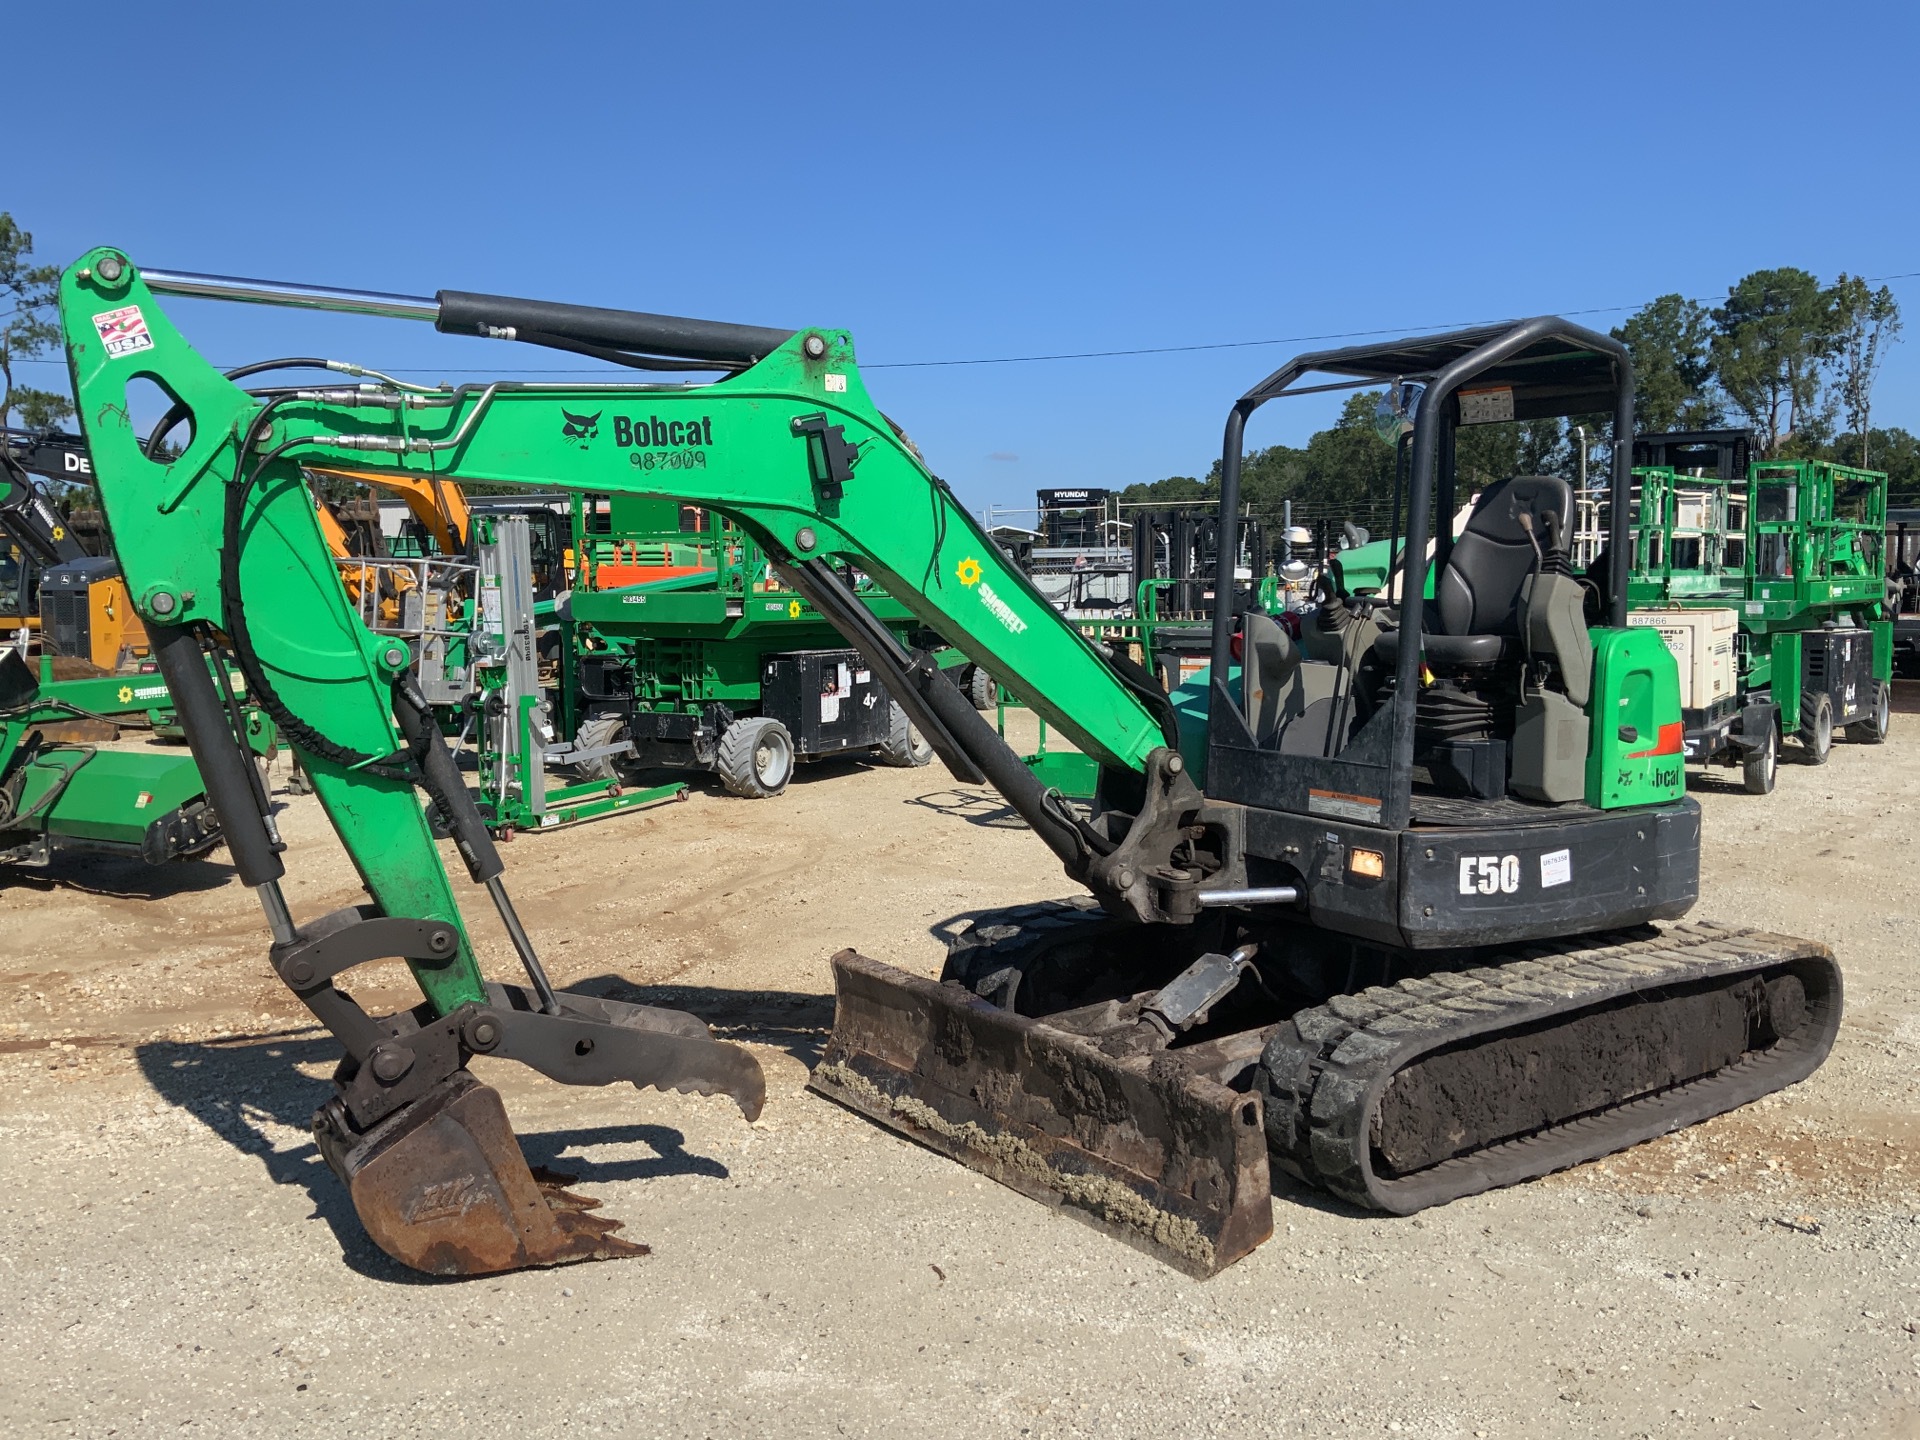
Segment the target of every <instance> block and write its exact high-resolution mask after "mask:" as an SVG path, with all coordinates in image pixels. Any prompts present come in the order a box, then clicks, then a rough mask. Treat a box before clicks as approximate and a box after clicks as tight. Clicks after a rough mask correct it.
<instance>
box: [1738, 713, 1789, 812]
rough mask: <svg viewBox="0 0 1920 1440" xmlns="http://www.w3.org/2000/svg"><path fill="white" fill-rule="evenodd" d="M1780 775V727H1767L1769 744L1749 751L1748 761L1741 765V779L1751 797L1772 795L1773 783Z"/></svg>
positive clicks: (1742, 762)
mask: <svg viewBox="0 0 1920 1440" xmlns="http://www.w3.org/2000/svg"><path fill="white" fill-rule="evenodd" d="M1779 775H1780V731H1779V729H1778V727H1776V726H1773V725H1769V726H1767V743H1766V744H1764V745H1761V746H1759V747H1757V748H1756V749H1752V750H1749V751H1747V756H1746V759H1745V760H1743V761H1741V763H1740V778H1741V780H1742V781H1743V782H1744V783H1745V785H1746V787H1747V793H1748V794H1749V795H1771V794H1772V793H1773V783H1774V781H1775V780H1776V779H1778V778H1779Z"/></svg>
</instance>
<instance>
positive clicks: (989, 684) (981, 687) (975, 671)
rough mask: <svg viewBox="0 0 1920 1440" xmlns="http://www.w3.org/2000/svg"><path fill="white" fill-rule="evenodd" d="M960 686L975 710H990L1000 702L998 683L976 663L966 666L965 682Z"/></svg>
mask: <svg viewBox="0 0 1920 1440" xmlns="http://www.w3.org/2000/svg"><path fill="white" fill-rule="evenodd" d="M960 688H961V693H963V694H964V695H965V696H966V697H967V701H968V703H969V704H971V705H972V706H973V708H974V709H976V710H991V709H993V707H994V706H995V705H997V704H999V703H1000V686H999V684H998V683H997V682H996V681H995V680H994V678H993V676H991V675H989V674H988V673H987V672H986V671H985V670H983V669H981V668H980V667H979V666H978V665H969V666H967V674H966V683H965V684H964V685H962V686H961V687H960Z"/></svg>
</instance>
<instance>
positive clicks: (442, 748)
mask: <svg viewBox="0 0 1920 1440" xmlns="http://www.w3.org/2000/svg"><path fill="white" fill-rule="evenodd" d="M394 715H395V718H396V720H397V721H398V722H399V725H400V730H401V733H402V734H403V735H404V736H405V737H406V739H407V742H408V748H409V754H410V755H411V757H412V759H413V761H414V763H415V765H416V767H417V769H418V773H419V778H420V781H421V785H422V788H424V789H425V790H426V791H427V793H428V795H429V797H430V798H431V800H432V802H433V804H434V805H435V807H436V808H437V809H438V810H439V811H440V814H441V818H442V819H443V820H444V821H445V822H446V825H447V828H448V831H449V832H450V833H451V834H452V836H453V838H454V842H455V844H456V846H457V847H458V848H459V851H460V854H461V857H462V858H463V859H464V860H465V861H466V864H467V869H468V873H469V874H471V875H472V876H473V878H474V880H476V881H477V882H479V883H481V884H484V885H485V886H486V887H487V890H488V893H489V894H490V895H491V896H492V898H493V901H494V904H495V906H496V907H497V908H498V910H499V912H500V919H501V922H502V924H503V925H504V926H505V927H506V930H507V933H508V936H509V937H510V938H511V939H512V941H513V944H514V948H515V949H516V950H517V951H518V952H519V955H520V959H521V962H522V964H523V965H524V966H525V968H526V971H527V978H528V979H529V980H530V981H531V982H532V989H531V990H524V989H521V988H519V987H518V986H508V985H488V986H487V987H486V1001H485V1003H478V1004H476V1003H469V1004H466V1005H461V1006H458V1007H456V1008H455V1009H453V1010H451V1011H449V1012H448V1013H446V1014H444V1015H436V1014H435V1013H434V1011H433V1009H432V1007H431V1006H424V1005H423V1006H421V1007H420V1008H418V1009H416V1010H414V1011H412V1012H410V1013H408V1014H404V1015H394V1016H389V1017H387V1018H386V1019H385V1020H379V1021H376V1020H373V1019H372V1018H370V1017H369V1016H367V1015H366V1014H365V1013H364V1012H363V1011H362V1010H361V1009H360V1007H359V1006H358V1005H356V1004H354V1002H353V1000H352V999H351V998H350V997H349V996H348V995H346V994H345V993H344V992H342V991H340V990H337V989H335V988H334V985H333V979H334V977H335V976H337V975H339V974H340V973H341V972H342V971H343V970H345V969H347V968H349V967H351V966H354V965H359V964H362V963H365V962H367V961H370V960H378V959H387V958H401V959H406V960H408V961H410V962H413V963H415V964H420V963H426V964H432V963H434V962H436V961H441V962H444V961H446V960H448V959H450V958H452V956H453V955H454V953H455V951H456V949H457V948H458V936H457V935H456V934H455V932H454V929H453V927H452V926H450V925H446V924H442V923H439V922H434V921H423V920H409V919H395V918H391V917H386V916H381V915H378V914H377V913H375V912H373V911H371V910H370V909H355V910H341V911H335V912H334V913H333V914H331V915H328V916H325V917H323V918H322V919H320V920H319V921H317V922H315V923H314V924H312V925H309V926H306V927H303V928H302V929H301V930H299V931H298V932H296V938H295V940H294V941H293V942H292V943H290V944H279V945H275V946H274V948H273V951H272V959H273V966H274V969H275V971H276V972H278V974H279V975H280V977H281V978H282V979H283V980H285V981H286V982H287V984H288V985H289V986H290V987H291V988H292V989H293V990H294V992H295V993H296V994H297V995H299V996H300V998H301V1000H302V1001H303V1002H304V1003H305V1004H306V1006H307V1007H308V1008H309V1009H310V1010H312V1011H313V1012H314V1014H315V1015H317V1016H319V1017H320V1019H321V1020H322V1022H324V1023H325V1024H326V1025H327V1027H328V1028H329V1029H330V1030H332V1031H333V1033H334V1035H335V1036H336V1037H338V1039H339V1040H340V1042H341V1043H342V1044H343V1045H344V1046H345V1047H346V1050H347V1058H346V1059H345V1060H344V1061H342V1062H341V1065H340V1068H339V1070H338V1071H337V1072H336V1073H335V1075H334V1085H335V1089H336V1092H337V1093H336V1094H335V1096H334V1098H333V1099H332V1100H330V1101H328V1102H327V1104H326V1105H324V1106H323V1107H321V1109H320V1111H319V1113H318V1114H317V1115H315V1117H314V1134H315V1138H316V1140H317V1141H318V1143H319V1146H320V1151H321V1153H322V1154H323V1155H324V1156H325V1157H326V1159H327V1163H328V1165H330V1166H331V1167H332V1168H333V1170H334V1173H335V1174H337V1175H339V1176H340V1178H341V1179H342V1180H343V1181H345V1182H346V1185H347V1188H348V1190H349V1192H350V1193H351V1194H352V1196H353V1205H354V1209H355V1211H356V1212H357V1213H358V1214H359V1216H360V1223H361V1224H362V1225H364V1226H365V1227H366V1229H367V1233H368V1234H369V1235H370V1236H372V1237H373V1241H374V1243H375V1244H377V1245H378V1246H379V1247H380V1248H381V1249H382V1250H384V1251H386V1252H387V1254H389V1255H391V1256H393V1258H394V1259H396V1260H398V1261H400V1262H401V1263H402V1264H405V1265H409V1266H411V1267H413V1268H414V1269H416V1270H425V1271H427V1272H429V1273H431V1274H435V1275H486V1274H492V1273H495V1272H497V1271H501V1270H518V1269H521V1268H523V1267H526V1266H530V1265H562V1264H566V1263H568V1262H570V1261H575V1260H616V1259H620V1258H622V1257H625V1256H633V1255H644V1254H646V1253H647V1248H646V1247H645V1246H644V1245H636V1244H633V1243H632V1242H631V1241H627V1240H623V1239H621V1238H620V1237H619V1236H617V1235H616V1234H615V1233H614V1232H615V1231H617V1230H618V1229H619V1228H620V1222H619V1221H617V1220H609V1219H606V1218H603V1217H599V1216H594V1215H590V1214H588V1213H586V1212H588V1211H589V1210H591V1209H593V1208H595V1207H596V1206H597V1205H598V1203H599V1202H598V1201H595V1200H589V1199H586V1198H585V1197H583V1196H580V1195H575V1194H573V1193H572V1192H571V1191H569V1190H567V1189H566V1188H565V1187H566V1185H567V1184H568V1183H569V1180H570V1177H567V1176H562V1175H556V1174H553V1173H550V1172H536V1171H534V1170H533V1169H531V1168H530V1167H529V1166H528V1164H527V1162H526V1158H525V1157H524V1156H523V1155H522V1154H521V1152H520V1147H519V1144H518V1142H517V1141H516V1140H515V1138H514V1134H513V1127H512V1126H511V1125H510V1124H508V1122H507V1115H506V1110H505V1107H504V1106H502V1104H501V1102H500V1097H499V1094H498V1093H497V1092H496V1091H494V1090H493V1089H491V1088H490V1087H488V1086H485V1085H482V1084H480V1083H479V1082H478V1081H477V1080H475V1079H474V1077H473V1076H472V1074H470V1073H469V1072H468V1070H467V1062H468V1060H469V1059H471V1058H472V1057H473V1056H475V1055H492V1056H498V1057H499V1058H501V1059H505V1060H518V1061H519V1062H521V1063H522V1064H524V1065H529V1066H531V1067H532V1068H534V1069H535V1070H538V1071H539V1072H540V1073H541V1074H543V1075H545V1076H547V1077H548V1078H549V1079H552V1080H558V1081H559V1082H560V1083H561V1084H563V1085H610V1084H613V1083H615V1082H617V1081H627V1082H629V1083H631V1084H632V1085H634V1086H635V1087H636V1088H638V1089H647V1088H650V1087H651V1088H658V1089H662V1090H679V1091H684V1092H688V1093H692V1094H698V1095H716V1094H720V1095H728V1096H731V1097H732V1099H733V1100H734V1102H735V1103H736V1104H738V1105H739V1107H740V1111H741V1113H742V1114H743V1115H745V1116H746V1118H747V1119H749V1120H753V1119H755V1118H757V1117H758V1116H759V1114H760V1109H761V1106H762V1105H763V1104H765V1102H766V1080H765V1077H764V1076H763V1075H762V1074H761V1071H760V1064H759V1062H758V1061H757V1060H755V1059H754V1058H753V1056H752V1055H750V1054H749V1053H748V1052H747V1051H745V1050H743V1049H741V1048H740V1047H739V1046H737V1045H730V1044H727V1043H725V1042H723V1041H718V1040H715V1039H714V1038H713V1037H712V1034H711V1032H709V1031H708V1029H707V1027H706V1025H705V1024H703V1023H702V1022H701V1021H699V1020H697V1019H695V1018H694V1017H693V1016H691V1015H687V1014H683V1013H681V1012H680V1011H677V1010H662V1009H657V1008H655V1007H653V1006H649V1005H632V1004H627V1003H624V1002H622V1001H617V1000H606V999H599V998H596V997H591V996H584V995H566V994H560V993H556V992H555V990H554V988H553V986H552V984H551V982H550V981H549V980H548V979H547V975H546V971H545V970H544V968H543V967H542V966H541V964H540V960H539V957H538V956H537V955H536V954H535V952H534V949H533V944H532V941H531V940H529V939H528V937H527V933H526V931H525V929H524V928H522V926H521V924H520V920H519V917H518V916H517V915H516V914H515V913H514V909H513V905H512V903H511V902H510V901H509V899H508V898H507V893H506V889H505V887H504V886H503V885H502V884H501V881H500V875H501V871H502V870H503V869H504V866H503V865H502V864H501V861H500V856H499V853H498V851H496V850H495V848H494V845H493V841H492V838H491V837H490V836H489V835H488V834H487V829H486V825H485V823H484V822H483V820H482V819H481V817H480V814H479V811H478V809H477V807H475V805H474V803H473V798H472V796H471V795H469V794H468V793H467V789H466V787H465V786H464V785H462V784H461V783H460V779H459V773H458V771H457V770H456V769H455V767H454V761H453V757H452V756H451V755H449V754H448V753H447V750H446V744H445V741H444V740H443V739H442V738H441V736H440V733H439V731H438V730H436V729H435V728H434V726H433V723H432V716H431V713H430V712H429V710H428V708H427V705H426V702H425V700H424V699H423V698H422V697H420V696H419V695H418V693H417V692H415V691H414V689H413V686H412V685H411V683H410V682H407V681H402V683H401V684H399V685H397V686H396V687H395V689H394Z"/></svg>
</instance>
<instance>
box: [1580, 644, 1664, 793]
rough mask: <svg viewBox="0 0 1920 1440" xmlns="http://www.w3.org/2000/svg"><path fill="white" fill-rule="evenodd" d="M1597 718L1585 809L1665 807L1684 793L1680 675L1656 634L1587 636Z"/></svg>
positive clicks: (1593, 713)
mask: <svg viewBox="0 0 1920 1440" xmlns="http://www.w3.org/2000/svg"><path fill="white" fill-rule="evenodd" d="M1587 633H1588V635H1589V636H1590V637H1591V639H1592V641H1593V699H1592V701H1591V702H1590V705H1589V710H1588V713H1589V714H1590V715H1591V716H1592V718H1593V736H1592V741H1591V748H1590V749H1589V750H1588V752H1587V793H1586V800H1587V804H1589V805H1591V806H1593V807H1594V808H1595V809H1598V810H1620V809H1625V808H1627V807H1629V806H1639V805H1661V804H1665V803H1667V802H1668V801H1671V800H1678V799H1679V798H1680V797H1681V796H1682V795H1684V794H1685V793H1686V788H1687V774H1686V758H1687V757H1686V736H1685V726H1684V725H1683V724H1682V723H1681V720H1680V672H1679V669H1678V668H1677V667H1676V666H1675V664H1674V661H1673V655H1672V653H1671V652H1670V651H1669V650H1668V649H1667V646H1666V642H1665V641H1663V640H1662V639H1661V638H1660V635H1659V632H1658V631H1655V630H1605V629H1599V630H1589V631H1588V632H1587Z"/></svg>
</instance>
